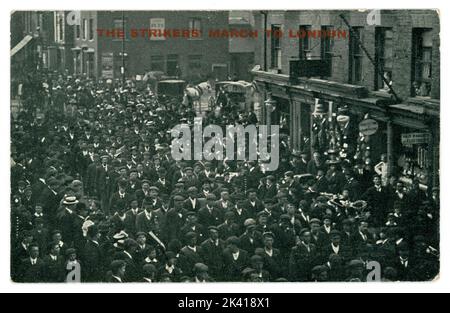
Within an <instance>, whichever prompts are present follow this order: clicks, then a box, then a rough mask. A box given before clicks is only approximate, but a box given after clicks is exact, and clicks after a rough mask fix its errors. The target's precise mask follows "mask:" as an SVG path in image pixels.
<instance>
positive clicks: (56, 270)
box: [43, 255, 65, 283]
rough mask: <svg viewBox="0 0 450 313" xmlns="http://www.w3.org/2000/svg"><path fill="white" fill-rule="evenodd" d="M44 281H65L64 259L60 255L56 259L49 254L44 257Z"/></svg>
mask: <svg viewBox="0 0 450 313" xmlns="http://www.w3.org/2000/svg"><path fill="white" fill-rule="evenodd" d="M43 262H44V281H45V282H48V283H62V282H64V279H65V277H64V273H65V269H64V264H65V262H64V259H63V258H62V257H61V256H58V259H57V260H56V261H53V259H52V258H51V257H50V256H49V255H48V256H46V257H44V259H43Z"/></svg>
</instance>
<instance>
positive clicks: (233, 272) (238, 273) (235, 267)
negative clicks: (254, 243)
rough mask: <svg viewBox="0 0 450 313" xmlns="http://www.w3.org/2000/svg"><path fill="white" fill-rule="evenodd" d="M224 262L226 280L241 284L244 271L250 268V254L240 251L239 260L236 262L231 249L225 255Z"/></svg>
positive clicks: (225, 251) (226, 250)
mask: <svg viewBox="0 0 450 313" xmlns="http://www.w3.org/2000/svg"><path fill="white" fill-rule="evenodd" d="M223 260H224V276H225V277H224V279H225V280H226V281H230V282H239V281H241V278H242V271H243V270H244V269H245V268H246V267H247V266H249V256H248V252H247V251H245V250H241V249H240V250H239V258H238V259H237V260H234V258H233V254H232V253H231V251H230V250H229V249H225V250H224V253H223Z"/></svg>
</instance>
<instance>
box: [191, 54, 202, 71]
mask: <svg viewBox="0 0 450 313" xmlns="http://www.w3.org/2000/svg"><path fill="white" fill-rule="evenodd" d="M188 58H189V69H190V70H198V69H201V68H202V56H201V55H190V56H189V57H188Z"/></svg>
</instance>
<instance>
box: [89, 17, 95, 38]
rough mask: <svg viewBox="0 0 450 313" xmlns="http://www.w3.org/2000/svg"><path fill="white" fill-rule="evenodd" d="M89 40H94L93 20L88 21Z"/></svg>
mask: <svg viewBox="0 0 450 313" xmlns="http://www.w3.org/2000/svg"><path fill="white" fill-rule="evenodd" d="M89 40H94V19H93V18H91V19H89Z"/></svg>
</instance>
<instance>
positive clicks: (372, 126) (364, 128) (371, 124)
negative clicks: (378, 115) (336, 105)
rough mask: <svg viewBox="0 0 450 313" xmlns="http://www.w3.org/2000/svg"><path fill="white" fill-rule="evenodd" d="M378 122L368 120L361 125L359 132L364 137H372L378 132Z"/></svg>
mask: <svg viewBox="0 0 450 313" xmlns="http://www.w3.org/2000/svg"><path fill="white" fill-rule="evenodd" d="M378 128H379V125H378V122H377V121H375V120H372V119H367V120H364V121H362V122H361V123H360V124H359V132H360V133H361V134H363V135H364V136H372V135H375V134H376V133H377V132H378Z"/></svg>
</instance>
